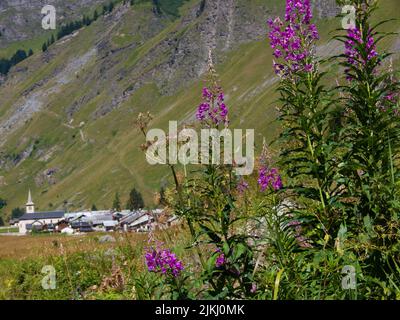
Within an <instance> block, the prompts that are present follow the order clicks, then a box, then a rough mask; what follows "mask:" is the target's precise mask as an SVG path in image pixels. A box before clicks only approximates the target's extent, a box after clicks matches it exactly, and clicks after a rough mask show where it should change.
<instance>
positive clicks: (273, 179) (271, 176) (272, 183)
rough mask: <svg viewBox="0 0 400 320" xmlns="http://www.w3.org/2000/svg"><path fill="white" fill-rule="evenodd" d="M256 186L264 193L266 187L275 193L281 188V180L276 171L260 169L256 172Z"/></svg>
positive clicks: (274, 169)
mask: <svg viewBox="0 0 400 320" xmlns="http://www.w3.org/2000/svg"><path fill="white" fill-rule="evenodd" d="M258 174H259V177H258V184H259V186H260V187H261V191H265V190H266V189H267V188H268V187H271V188H272V189H273V190H275V191H277V190H280V189H282V188H283V183H282V178H281V176H280V175H279V172H278V169H276V168H272V169H269V168H267V167H265V166H264V167H261V168H260V170H259V171H258Z"/></svg>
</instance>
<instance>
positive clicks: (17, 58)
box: [0, 49, 33, 75]
mask: <svg viewBox="0 0 400 320" xmlns="http://www.w3.org/2000/svg"><path fill="white" fill-rule="evenodd" d="M31 55H33V50H32V49H29V51H28V53H26V51H25V50H22V49H19V50H17V51H16V52H15V53H14V55H13V56H12V57H11V58H10V59H0V73H1V74H3V75H6V74H7V73H8V71H10V69H11V68H12V67H13V66H15V65H16V64H18V63H20V62H21V61H23V60H25V59H26V58H27V57H30V56H31Z"/></svg>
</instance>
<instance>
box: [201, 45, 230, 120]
mask: <svg viewBox="0 0 400 320" xmlns="http://www.w3.org/2000/svg"><path fill="white" fill-rule="evenodd" d="M206 81H207V86H205V87H204V88H203V92H202V99H203V102H202V103H201V104H200V105H199V106H198V108H197V112H196V118H197V119H198V120H200V121H201V122H202V123H205V124H206V125H208V126H218V125H219V124H223V125H225V126H227V125H228V123H229V120H228V107H227V106H226V104H225V95H224V92H223V91H222V87H221V86H220V84H219V81H218V75H217V72H216V71H215V68H214V64H213V62H212V56H211V51H210V53H209V59H208V79H207V80H206Z"/></svg>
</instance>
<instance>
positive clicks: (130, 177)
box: [0, 0, 400, 214]
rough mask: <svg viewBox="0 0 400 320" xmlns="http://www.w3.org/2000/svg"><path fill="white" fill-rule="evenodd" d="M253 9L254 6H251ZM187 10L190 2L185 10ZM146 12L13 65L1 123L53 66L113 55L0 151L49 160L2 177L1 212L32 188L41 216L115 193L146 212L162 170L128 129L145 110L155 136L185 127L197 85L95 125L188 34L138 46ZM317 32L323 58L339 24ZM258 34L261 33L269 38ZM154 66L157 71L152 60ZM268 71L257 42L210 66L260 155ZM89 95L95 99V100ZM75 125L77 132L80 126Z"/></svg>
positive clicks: (391, 7)
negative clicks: (176, 124) (47, 177)
mask: <svg viewBox="0 0 400 320" xmlns="http://www.w3.org/2000/svg"><path fill="white" fill-rule="evenodd" d="M258 1H260V0H257V1H256V0H255V1H254V2H258ZM265 1H267V2H268V1H269V0H265ZM251 2H253V1H249V6H251V4H250V3H251ZM381 2H382V9H381V10H380V17H382V18H388V17H393V15H394V17H396V15H397V17H398V16H399V13H398V3H397V2H398V0H384V1H381ZM189 5H190V3H188V4H187V7H188V6H189ZM148 6H149V5H148V4H146V3H145V4H140V5H138V6H135V7H134V8H133V9H130V11H129V12H127V13H126V14H125V15H124V16H123V17H122V18H121V19H120V20H119V21H118V22H117V23H116V24H115V23H106V22H104V21H103V20H102V19H100V20H99V21H97V22H96V23H94V24H93V25H91V26H90V27H88V28H85V29H83V30H81V31H80V32H79V34H78V35H76V36H75V37H73V38H71V39H69V40H67V41H64V42H61V43H57V44H56V45H55V46H54V48H52V49H51V50H50V54H52V55H53V56H52V59H51V60H50V61H49V62H45V60H44V58H43V56H42V54H41V53H40V54H39V53H38V54H35V55H34V56H33V57H31V58H29V59H28V60H26V61H24V62H23V63H21V64H20V65H18V67H20V68H24V67H28V66H32V65H35V66H36V67H35V68H28V71H26V73H23V74H22V75H21V74H20V73H16V74H12V75H11V76H12V77H15V80H14V81H11V82H8V83H7V85H5V86H3V87H2V88H0V119H1V117H4V116H6V115H7V114H8V113H9V112H11V111H10V110H12V108H13V107H14V106H15V101H16V100H17V99H19V98H20V97H21V95H23V94H24V92H25V91H26V90H27V89H28V88H31V87H32V85H34V84H35V83H39V82H40V81H41V80H42V79H51V80H50V81H48V82H46V84H45V87H46V86H48V87H49V88H51V85H54V84H55V83H56V82H57V79H55V78H54V79H53V78H52V75H53V74H54V73H55V71H56V70H57V68H59V66H60V65H62V64H65V62H66V61H70V60H71V59H74V58H78V57H81V56H83V55H85V54H86V53H87V52H88V51H90V50H91V48H93V47H94V46H95V45H96V44H98V43H99V41H101V39H102V37H104V36H105V35H107V33H109V34H111V36H110V37H111V39H112V41H111V45H112V46H113V49H114V50H115V52H116V53H115V57H114V58H113V63H114V66H113V67H112V68H111V69H110V71H109V74H107V78H108V79H110V81H107V82H104V81H102V77H105V75H103V74H102V73H101V68H102V63H103V61H104V60H103V59H102V57H99V55H93V56H90V57H89V58H88V61H87V63H86V64H85V65H84V67H83V68H81V69H79V70H78V71H77V72H76V73H74V74H72V75H71V77H72V79H70V81H68V82H67V83H66V84H63V85H61V86H58V87H57V88H58V89H57V90H56V91H55V92H52V93H51V94H49V95H48V96H47V97H46V99H45V101H46V105H45V108H43V110H42V111H41V112H39V113H36V114H34V116H33V117H32V118H31V119H29V120H27V121H26V123H25V125H24V126H23V127H22V128H21V129H19V130H18V131H16V132H15V133H13V134H12V135H11V136H9V137H8V138H7V143H6V144H5V145H4V146H2V147H1V152H2V153H3V154H18V153H20V152H21V151H23V150H25V149H26V148H27V146H29V145H30V144H32V142H36V144H35V148H36V149H37V150H46V151H47V152H48V151H49V150H52V151H53V152H52V153H51V155H50V156H49V159H48V160H45V161H40V159H39V158H40V157H38V156H35V152H34V153H33V155H32V156H31V157H29V158H27V159H26V160H24V161H23V162H22V163H21V164H19V165H18V166H17V167H15V168H12V169H11V170H7V171H6V170H4V169H3V170H2V171H0V176H3V177H4V178H3V185H0V197H3V198H5V199H7V200H8V202H9V205H8V206H7V207H6V208H5V210H4V211H5V212H6V213H7V214H9V212H10V211H11V209H12V208H14V207H16V206H21V205H23V204H24V202H25V201H26V195H27V190H28V189H29V188H31V189H32V192H33V195H34V200H35V201H36V204H37V209H38V210H44V209H50V208H51V207H53V208H54V207H62V206H63V203H64V201H67V202H68V203H69V208H70V209H76V208H89V207H90V206H91V205H92V204H93V203H95V204H96V205H97V207H98V208H109V207H110V206H111V203H112V199H113V197H114V194H115V192H116V191H119V192H120V194H121V196H122V199H123V200H125V199H126V197H127V194H128V192H129V190H130V188H132V187H133V186H135V187H136V188H137V189H139V190H140V191H141V192H142V193H143V195H144V197H145V200H146V202H147V203H148V204H149V205H153V202H152V198H153V194H154V192H156V191H158V190H159V189H160V185H161V184H163V183H164V182H165V181H167V179H168V171H167V169H166V168H165V167H163V166H150V165H149V164H148V163H147V162H146V160H145V156H144V154H143V153H142V152H141V151H140V148H139V147H140V145H141V144H142V143H143V137H142V136H141V135H140V134H139V132H138V131H137V130H136V129H135V128H134V120H135V118H136V116H137V114H138V113H139V112H144V111H150V112H151V113H152V114H153V115H155V119H154V121H153V122H152V123H151V126H152V127H156V128H163V129H167V128H168V122H169V121H171V120H178V121H180V122H181V123H182V122H184V123H190V122H191V121H192V120H193V115H194V113H195V109H196V106H197V105H198V104H199V102H200V94H201V88H202V86H203V82H202V81H201V80H199V81H194V82H192V83H188V84H187V86H186V87H185V88H182V89H180V90H178V92H177V93H176V94H174V95H172V96H168V95H163V94H161V92H160V90H159V89H158V88H157V86H156V85H155V84H154V83H153V82H152V81H148V83H146V84H145V85H144V86H142V87H141V88H140V89H139V90H138V91H136V92H135V93H134V94H133V95H132V96H130V97H129V99H127V100H125V101H123V102H122V104H121V105H120V106H119V107H118V108H115V109H113V110H112V111H111V112H109V113H106V114H105V115H104V116H101V117H93V113H94V112H95V110H97V106H98V104H99V103H100V102H101V103H104V101H106V102H107V103H109V104H112V101H111V98H110V94H109V93H110V90H111V91H112V90H113V86H114V84H115V83H118V86H119V87H124V88H129V87H130V86H132V85H133V84H134V83H135V79H137V76H140V75H138V74H135V72H136V71H135V69H134V67H135V65H136V64H137V63H138V62H139V61H141V59H144V58H145V57H146V54H147V53H148V52H149V51H150V50H152V49H153V48H154V47H155V45H156V44H158V43H160V42H161V41H163V40H164V39H165V38H166V36H167V35H168V33H169V32H172V31H178V32H177V35H178V36H179V32H181V33H184V32H187V30H176V29H177V28H178V26H179V19H177V20H168V21H165V25H164V27H163V29H162V30H161V31H160V32H158V33H157V34H156V35H155V36H153V37H151V38H150V39H147V40H146V41H143V39H142V38H141V37H140V36H138V35H137V34H134V33H133V32H132V30H134V29H135V28H137V27H138V25H140V24H141V23H145V21H146V19H149V16H148V15H149V14H150V13H151V11H150V10H149V8H148ZM182 10H185V7H184V8H183V9H182ZM318 25H319V28H320V31H321V34H322V39H321V41H320V45H321V47H320V52H321V53H323V55H325V56H328V55H330V54H332V52H333V51H334V50H335V47H336V45H333V46H332V45H331V46H328V45H326V44H327V42H328V40H329V39H330V37H331V35H329V34H328V32H329V31H330V30H333V29H335V28H339V27H340V23H339V21H338V20H335V19H332V20H329V21H326V20H324V21H319V22H318ZM189 28H190V27H189ZM390 28H391V29H392V30H393V31H394V30H396V31H398V30H399V29H400V24H399V22H393V23H391V26H390ZM265 32H266V33H267V29H266V30H265ZM397 39H398V38H394V39H392V40H391V41H388V42H386V43H384V46H385V47H387V48H393V46H394V45H395V44H396V43H397V45H398V40H397ZM396 41H397V42H396ZM134 42H137V43H138V46H136V47H134V48H132V50H131V51H130V53H129V54H128V55H127V54H126V53H125V51H123V53H121V54H119V53H118V49H119V48H123V47H125V46H128V45H130V44H132V43H134ZM166 54H168V53H166ZM152 63H153V64H154V65H156V64H157V61H153V62H152ZM271 65H272V58H271V50H270V49H269V47H268V43H267V41H266V39H264V40H262V41H255V42H251V43H248V44H244V45H241V46H239V47H238V48H237V49H235V50H234V51H232V52H229V53H226V56H225V59H224V62H223V63H222V64H219V65H218V66H217V71H218V73H219V74H220V77H221V81H222V85H223V88H224V90H225V93H226V95H227V104H228V106H229V110H230V119H231V122H232V127H235V128H243V129H245V128H249V129H255V133H256V143H257V147H259V146H260V143H261V141H262V139H263V137H266V138H267V139H268V140H271V139H272V138H273V137H274V136H275V135H276V132H277V130H278V129H279V128H278V127H277V125H276V124H275V123H273V119H274V116H275V106H276V98H277V94H276V91H275V85H276V81H277V79H276V78H275V76H274V74H273V73H272V68H271ZM151 67H153V66H152V64H149V68H151ZM116 70H127V74H126V75H124V76H121V73H120V72H117V71H116ZM87 75H90V77H89V76H87ZM331 80H332V81H333V80H334V77H332V79H331ZM93 91H96V94H92V93H93ZM80 99H83V101H85V103H84V106H83V107H82V108H80V109H79V110H78V111H77V112H76V113H75V114H74V115H73V119H74V120H73V123H72V124H71V123H70V118H68V116H67V112H66V111H67V110H68V108H70V107H71V106H72V105H73V104H74V102H76V101H79V100H80ZM81 123H84V125H82V126H80V125H79V124H81ZM81 132H82V134H83V137H82V136H81ZM49 168H57V169H58V173H57V175H56V178H57V183H56V184H53V185H50V184H48V183H45V184H43V185H41V186H37V184H36V183H35V180H34V179H35V177H37V175H38V174H39V173H41V172H43V171H44V170H46V169H49ZM0 170H1V169H0ZM0 182H1V180H0Z"/></svg>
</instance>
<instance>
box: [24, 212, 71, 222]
mask: <svg viewBox="0 0 400 320" xmlns="http://www.w3.org/2000/svg"><path fill="white" fill-rule="evenodd" d="M64 214H65V212H64V211H49V212H35V213H25V214H24V215H23V216H22V217H21V218H19V220H20V221H22V220H40V219H60V218H64Z"/></svg>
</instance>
